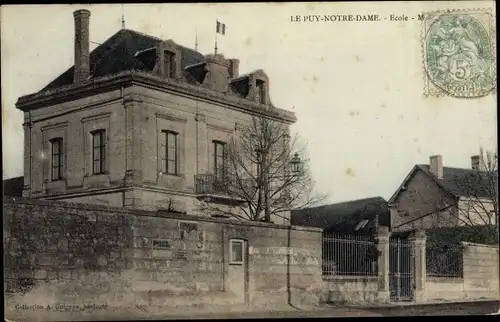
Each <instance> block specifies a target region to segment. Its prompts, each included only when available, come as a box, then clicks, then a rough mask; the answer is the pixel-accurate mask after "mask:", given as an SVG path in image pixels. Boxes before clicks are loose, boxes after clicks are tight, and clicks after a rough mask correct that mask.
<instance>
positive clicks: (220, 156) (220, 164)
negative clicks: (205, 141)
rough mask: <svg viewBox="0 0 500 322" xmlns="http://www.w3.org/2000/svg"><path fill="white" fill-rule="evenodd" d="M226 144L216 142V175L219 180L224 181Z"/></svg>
mask: <svg viewBox="0 0 500 322" xmlns="http://www.w3.org/2000/svg"><path fill="white" fill-rule="evenodd" d="M225 161H226V144H225V143H224V142H219V141H214V174H215V177H216V178H217V179H218V180H222V179H223V178H224V175H225V170H226V164H225Z"/></svg>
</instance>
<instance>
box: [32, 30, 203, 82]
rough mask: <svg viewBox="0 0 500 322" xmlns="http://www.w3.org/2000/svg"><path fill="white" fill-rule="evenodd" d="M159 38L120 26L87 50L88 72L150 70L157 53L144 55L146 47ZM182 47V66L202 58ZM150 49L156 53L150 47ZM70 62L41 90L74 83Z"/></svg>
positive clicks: (154, 44)
mask: <svg viewBox="0 0 500 322" xmlns="http://www.w3.org/2000/svg"><path fill="white" fill-rule="evenodd" d="M161 41H162V40H161V39H159V38H156V37H153V36H149V35H146V34H143V33H140V32H137V31H133V30H128V29H122V30H120V31H118V32H117V33H115V34H114V35H113V36H111V37H110V38H109V39H108V40H106V41H105V42H104V43H102V44H101V45H99V46H98V47H97V48H95V49H94V50H93V51H92V52H91V53H90V74H91V75H92V77H101V76H106V75H110V74H114V73H118V72H121V71H128V70H140V71H151V70H152V69H153V67H154V65H155V60H156V55H155V54H154V55H147V54H144V53H141V54H140V55H137V56H136V53H138V52H139V51H145V52H146V53H147V51H146V50H147V49H151V48H153V47H155V46H156V45H157V44H158V43H159V42H161ZM178 47H179V49H180V51H181V68H182V69H184V67H186V66H189V65H193V64H196V63H200V62H203V61H205V58H204V56H203V55H202V54H201V53H199V52H197V51H195V50H192V49H189V48H186V47H183V46H179V45H178ZM152 53H156V52H155V51H154V50H152ZM73 70H74V67H73V66H71V67H70V68H69V69H68V70H67V71H65V72H64V73H62V74H61V75H60V76H59V77H57V78H56V79H55V80H53V81H52V82H51V83H50V84H48V85H47V86H46V87H45V88H43V89H42V91H45V90H48V89H55V88H59V87H62V86H66V85H70V84H72V83H73Z"/></svg>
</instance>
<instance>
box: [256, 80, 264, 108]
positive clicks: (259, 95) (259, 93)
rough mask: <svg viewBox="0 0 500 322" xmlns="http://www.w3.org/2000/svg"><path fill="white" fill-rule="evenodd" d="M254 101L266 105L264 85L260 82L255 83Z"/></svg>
mask: <svg viewBox="0 0 500 322" xmlns="http://www.w3.org/2000/svg"><path fill="white" fill-rule="evenodd" d="M256 87H257V88H256V92H255V101H256V102H257V103H260V104H265V103H266V95H265V83H264V81H262V80H257V81H256Z"/></svg>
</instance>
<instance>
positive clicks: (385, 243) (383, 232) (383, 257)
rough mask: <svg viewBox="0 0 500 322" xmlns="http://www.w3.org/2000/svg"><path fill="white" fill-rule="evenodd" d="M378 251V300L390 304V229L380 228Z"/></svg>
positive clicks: (377, 242)
mask: <svg viewBox="0 0 500 322" xmlns="http://www.w3.org/2000/svg"><path fill="white" fill-rule="evenodd" d="M375 243H376V245H377V250H378V258H377V267H378V271H377V273H378V274H377V277H378V300H379V301H380V302H383V303H387V302H389V228H387V227H382V226H381V227H379V229H378V231H377V232H376V235H375Z"/></svg>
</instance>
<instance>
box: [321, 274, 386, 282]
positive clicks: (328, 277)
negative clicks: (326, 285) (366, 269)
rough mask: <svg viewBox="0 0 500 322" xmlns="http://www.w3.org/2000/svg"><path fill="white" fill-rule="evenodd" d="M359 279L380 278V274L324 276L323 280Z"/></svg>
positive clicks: (374, 279)
mask: <svg viewBox="0 0 500 322" xmlns="http://www.w3.org/2000/svg"><path fill="white" fill-rule="evenodd" d="M358 280H373V281H376V280H378V276H376V275H373V276H361V275H360V276H341V275H335V276H323V281H358Z"/></svg>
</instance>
